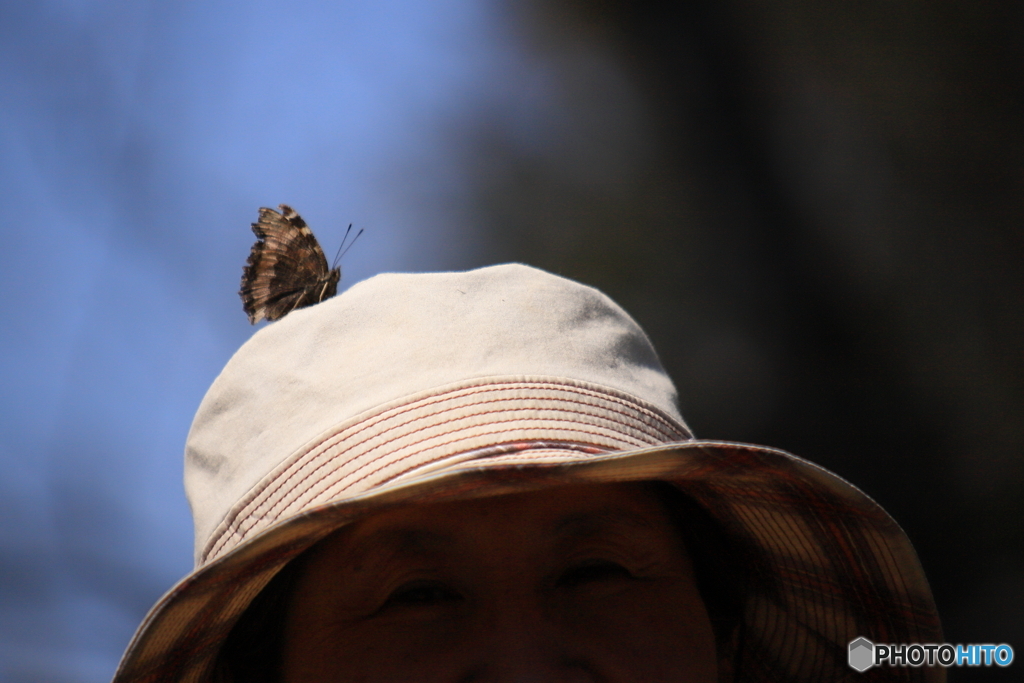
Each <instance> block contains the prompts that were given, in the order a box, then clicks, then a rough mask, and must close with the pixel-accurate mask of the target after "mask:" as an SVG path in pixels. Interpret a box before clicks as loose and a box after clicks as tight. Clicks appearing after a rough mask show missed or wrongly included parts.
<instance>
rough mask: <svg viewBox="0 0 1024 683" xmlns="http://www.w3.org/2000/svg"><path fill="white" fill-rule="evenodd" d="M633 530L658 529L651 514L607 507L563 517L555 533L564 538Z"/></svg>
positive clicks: (649, 531)
mask: <svg viewBox="0 0 1024 683" xmlns="http://www.w3.org/2000/svg"><path fill="white" fill-rule="evenodd" d="M608 530H612V531H618V530H624V531H625V530H632V531H639V532H643V533H651V532H654V531H656V530H657V526H656V525H655V524H653V523H652V520H651V518H650V517H649V516H646V515H641V514H638V513H635V512H633V511H632V510H626V509H623V508H621V507H607V508H602V509H600V510H591V511H587V512H583V513H579V514H574V515H567V516H565V517H562V518H561V519H560V520H558V522H557V523H556V524H555V527H554V531H555V535H556V536H558V537H560V538H562V539H576V538H589V537H591V536H595V535H598V534H600V533H602V532H604V531H608Z"/></svg>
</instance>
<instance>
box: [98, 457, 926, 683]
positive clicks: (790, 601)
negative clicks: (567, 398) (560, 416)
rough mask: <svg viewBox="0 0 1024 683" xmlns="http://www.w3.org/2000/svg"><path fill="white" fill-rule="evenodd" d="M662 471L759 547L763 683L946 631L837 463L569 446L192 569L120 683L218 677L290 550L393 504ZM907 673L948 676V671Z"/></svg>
mask: <svg viewBox="0 0 1024 683" xmlns="http://www.w3.org/2000/svg"><path fill="white" fill-rule="evenodd" d="M627 481H666V482H670V483H672V484H674V485H675V486H677V487H678V488H680V489H681V490H682V491H684V492H685V493H686V494H687V495H689V496H690V497H691V498H692V499H693V500H695V501H696V502H697V503H699V504H700V505H702V506H703V507H704V508H705V509H706V510H707V511H708V513H709V514H710V515H711V516H712V518H713V519H715V520H716V521H717V523H718V524H719V525H720V526H721V528H722V529H723V531H724V532H725V534H726V535H728V536H730V537H732V538H734V539H738V540H740V541H742V545H743V547H745V548H749V549H752V551H751V553H749V554H748V555H746V556H745V559H746V560H747V561H749V562H750V563H751V566H752V568H753V570H754V571H755V572H756V574H757V576H758V581H757V583H756V586H755V588H754V589H753V590H752V591H751V592H750V593H749V597H748V600H747V604H746V607H745V609H744V613H743V616H742V622H743V626H744V630H745V637H744V643H743V652H742V657H743V660H744V661H743V662H741V663H739V664H738V666H740V668H742V669H743V671H744V673H745V675H748V676H751V677H752V680H787V681H801V682H804V681H806V682H810V681H825V680H837V679H838V678H839V677H842V676H845V675H846V674H849V673H851V672H852V670H851V669H849V667H848V666H847V664H846V661H847V646H848V644H849V642H850V641H852V640H854V639H855V638H857V637H860V636H863V637H866V638H868V639H869V640H872V641H873V642H883V643H936V642H942V638H941V629H940V625H939V620H938V616H937V612H936V609H935V605H934V601H933V599H932V596H931V592H930V589H929V587H928V582H927V579H926V578H925V575H924V572H923V571H922V569H921V566H920V562H919V561H918V558H917V555H916V553H915V552H914V549H913V547H912V545H911V543H910V541H909V539H908V538H907V536H906V534H904V532H903V531H902V529H900V527H899V525H898V524H897V523H896V522H895V521H894V520H893V519H892V518H891V517H890V516H889V515H888V514H887V513H886V512H885V511H884V510H883V509H882V508H881V507H880V506H879V505H878V504H877V503H875V502H874V501H873V500H871V498H869V497H868V496H867V495H865V494H864V493H863V492H861V491H860V490H859V489H857V488H856V487H854V486H853V485H851V484H849V483H848V482H846V481H845V480H843V479H842V478H840V477H838V476H836V475H835V474H833V473H831V472H829V471H827V470H825V469H823V468H821V467H819V466H817V465H815V464H813V463H811V462H808V461H806V460H803V459H801V458H799V457H797V456H794V455H792V454H789V453H786V452H785V451H781V450H777V449H772V448H766V447H761V446H753V445H748V444H740V443H731V442H721V441H700V440H694V441H687V442H683V443H672V444H663V445H659V446H654V447H648V448H640V449H635V450H629V451H620V452H614V453H608V454H603V455H594V456H591V457H587V458H583V459H581V458H580V457H579V453H578V452H568V451H567V452H566V453H565V454H564V456H563V457H559V456H558V454H557V453H552V451H551V450H550V449H544V451H543V453H542V454H537V455H536V456H534V455H531V451H530V450H529V449H527V450H524V451H522V452H520V453H518V454H517V455H516V457H515V458H514V459H508V458H499V459H496V460H492V459H478V460H469V461H459V462H457V463H453V464H452V465H450V466H447V467H441V468H439V469H436V470H434V471H432V472H430V473H429V474H425V475H423V476H420V477H417V478H415V479H411V480H405V481H401V482H395V483H393V484H390V485H388V484H386V485H383V486H380V487H377V488H375V489H373V490H372V491H370V492H367V493H364V494H361V495H357V496H354V497H350V498H347V499H345V500H342V501H337V502H331V503H327V504H323V505H319V506H317V507H313V508H310V509H308V510H304V511H303V512H301V513H300V514H297V515H295V516H292V517H290V518H288V519H286V520H284V521H282V522H279V523H277V524H275V525H274V526H271V527H270V528H268V529H266V530H264V531H262V532H261V533H259V534H258V535H256V536H254V537H252V538H250V539H247V540H246V541H244V542H243V543H241V544H240V545H238V546H237V547H235V548H234V549H232V550H230V551H229V552H227V553H225V554H224V555H222V556H220V557H218V558H217V559H215V560H214V561H212V562H210V563H209V564H206V565H205V566H202V567H200V568H199V569H197V570H196V571H194V572H192V573H191V574H189V575H188V576H186V577H185V578H184V579H183V580H182V581H180V582H179V583H178V584H177V585H176V586H174V588H172V589H171V590H170V591H169V592H168V593H167V594H166V595H164V596H163V598H161V599H160V601H159V602H158V603H157V604H156V605H155V606H154V607H153V608H152V609H151V610H150V612H149V614H148V615H147V616H146V618H145V620H144V621H143V623H142V625H141V626H140V627H139V629H138V631H137V632H136V634H135V637H134V638H133V640H132V642H131V643H130V645H129V646H128V649H127V651H126V653H125V655H124V657H123V658H122V660H121V664H120V666H119V668H118V671H117V673H116V674H115V676H114V683H129V682H131V683H138V682H142V681H147V682H148V681H180V682H182V683H207V682H208V681H210V680H211V672H212V670H213V665H214V663H215V661H216V657H217V654H218V652H219V649H220V645H221V644H222V643H223V641H224V639H225V638H226V637H227V635H228V633H229V632H230V630H231V628H232V626H233V625H234V624H235V622H236V621H237V619H238V617H239V616H240V615H241V614H242V613H243V612H244V611H245V609H246V607H247V606H248V605H249V603H250V602H251V601H252V600H253V598H254V597H255V596H256V595H257V594H258V593H259V592H260V591H261V590H262V589H263V587H264V586H265V585H266V584H267V583H268V582H269V581H270V579H271V578H272V577H273V576H274V575H275V574H276V573H277V572H278V571H279V570H280V569H281V567H283V566H284V565H285V564H286V563H287V562H289V561H290V560H291V559H293V558H294V557H296V556H297V555H299V554H300V553H302V552H303V551H304V550H306V549H307V548H309V547H310V546H312V545H313V544H315V543H316V542H317V541H319V540H321V539H322V538H324V537H325V536H327V535H329V534H330V533H332V532H333V531H335V530H337V529H338V528H340V527H342V526H344V525H346V524H349V523H351V522H353V521H354V520H357V519H360V518H363V517H365V516H367V515H369V514H372V513H374V512H379V511H381V510H383V509H386V508H388V507H392V506H397V505H405V504H410V503H415V504H423V503H429V502H441V501H452V500H460V499H467V498H475V497H484V496H495V495H502V494H509V493H515V492H522V491H528V490H536V489H539V488H549V487H558V486H566V485H573V484H585V483H611V482H627ZM901 673H902V675H903V678H901V680H908V681H909V680H914V681H941V680H944V673H945V672H944V669H941V668H939V667H934V668H931V667H920V668H907V669H903V670H901Z"/></svg>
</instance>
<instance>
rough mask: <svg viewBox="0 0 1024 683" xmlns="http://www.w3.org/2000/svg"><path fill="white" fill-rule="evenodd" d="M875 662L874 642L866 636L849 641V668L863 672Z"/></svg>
mask: <svg viewBox="0 0 1024 683" xmlns="http://www.w3.org/2000/svg"><path fill="white" fill-rule="evenodd" d="M874 664H875V644H874V643H872V642H871V641H870V640H868V639H867V638H858V639H857V640H854V641H851V642H850V668H851V669H853V670H854V671H859V672H860V673H864V672H865V671H867V670H868V669H870V668H871V667H872V666H874Z"/></svg>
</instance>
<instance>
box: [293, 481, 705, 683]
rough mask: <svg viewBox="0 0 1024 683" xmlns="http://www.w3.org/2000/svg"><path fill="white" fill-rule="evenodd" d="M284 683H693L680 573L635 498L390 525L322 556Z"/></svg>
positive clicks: (698, 636)
mask: <svg viewBox="0 0 1024 683" xmlns="http://www.w3.org/2000/svg"><path fill="white" fill-rule="evenodd" d="M283 673H284V681H286V683H308V682H313V681H316V682H318V683H320V682H322V681H366V682H371V681H389V682H396V681H423V682H428V681H438V682H440V681H445V682H448V683H454V682H468V681H481V682H482V681H605V682H607V683H620V682H622V681H701V682H712V681H717V679H718V667H717V661H716V655H715V643H714V637H713V634H712V629H711V624H710V621H709V620H708V616H707V611H706V610H705V607H704V604H703V602H702V601H701V598H700V594H699V593H698V591H697V586H696V583H695V581H694V575H693V569H692V567H691V563H690V559H689V557H688V556H687V553H686V551H685V548H684V547H683V544H682V542H681V540H680V539H679V536H678V534H677V533H676V531H675V530H674V528H673V526H672V523H671V521H670V520H669V517H668V515H667V513H666V512H665V510H664V509H663V507H662V503H661V502H660V501H659V500H658V498H657V497H656V496H655V495H654V494H653V493H651V492H650V491H649V490H648V489H646V488H645V487H644V486H642V485H638V484H604V485H591V486H574V487H566V488H559V489H550V490H546V491H540V492H533V493H525V494H517V495H509V496H501V497H495V498H486V499H479V500H470V501H463V502H457V503H445V504H436V505H421V506H416V507H408V508H401V509H394V510H391V511H387V512H384V513H382V514H379V515H377V516H375V517H371V518H369V519H366V520H364V521H362V522H360V523H357V524H354V525H352V526H350V527H347V528H346V529H344V530H343V531H341V532H339V533H337V534H336V535H334V536H332V537H331V538H329V539H327V540H326V541H325V542H323V543H321V544H320V546H318V547H317V549H316V550H314V551H313V554H312V555H311V556H310V557H309V560H308V563H307V564H306V566H305V569H304V571H303V573H302V575H301V576H300V577H299V579H298V583H297V585H296V588H295V593H294V596H293V600H292V603H291V605H290V607H289V610H288V614H287V618H286V623H285V644H284V659H283Z"/></svg>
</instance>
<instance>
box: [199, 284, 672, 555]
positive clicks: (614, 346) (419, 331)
mask: <svg viewBox="0 0 1024 683" xmlns="http://www.w3.org/2000/svg"><path fill="white" fill-rule="evenodd" d="M487 377H504V378H507V377H550V378H559V379H567V380H572V381H577V382H584V383H588V384H594V385H599V386H602V387H607V388H610V389H613V390H616V391H618V392H623V393H625V394H629V395H631V396H634V397H637V398H638V399H640V400H641V401H643V402H645V403H648V404H650V405H652V406H654V407H655V408H657V409H659V410H660V411H662V412H663V413H665V414H666V415H667V416H668V417H670V418H672V419H674V420H676V421H678V423H679V425H680V427H681V428H682V429H684V430H685V425H684V424H683V420H682V417H681V416H680V414H679V411H678V408H677V407H676V390H675V387H674V386H673V384H672V381H671V380H670V379H669V378H668V376H667V374H666V373H665V371H664V369H663V368H662V366H661V364H660V362H659V360H658V357H657V354H656V353H655V351H654V348H653V346H652V345H651V343H650V340H649V339H648V338H647V335H646V334H645V333H644V332H643V330H642V329H641V328H640V326H639V325H637V323H636V322H635V321H634V320H633V319H632V318H631V317H630V316H629V315H628V314H627V313H626V312H625V311H624V310H623V309H622V308H621V307H620V306H618V305H617V304H616V303H615V302H613V301H612V300H611V299H609V298H608V297H607V296H605V295H604V294H602V293H601V292H599V291H598V290H596V289H593V288H591V287H587V286H585V285H581V284H579V283H577V282H574V281H572V280H568V279H565V278H562V277H559V276H555V275H552V274H550V273H547V272H544V271H542V270H538V269H536V268H531V267H529V266H524V265H520V264H506V265H500V266H491V267H488V268H481V269H478V270H472V271H467V272H458V273H426V274H395V273H389V274H382V275H378V276H376V277H373V278H370V279H368V280H365V281H363V282H361V283H358V284H356V285H354V286H352V287H351V288H350V289H349V290H348V291H346V292H344V293H343V294H341V295H339V296H337V297H334V298H333V299H330V300H327V301H325V302H323V303H320V304H318V305H316V306H313V307H310V308H307V309H301V310H296V311H293V312H292V313H290V314H288V315H287V316H286V317H285V318H283V319H281V320H279V321H277V322H275V323H272V324H270V325H267V326H265V327H264V328H262V329H260V330H259V331H257V332H256V333H255V334H254V335H253V336H252V338H251V339H250V340H249V341H248V342H247V343H246V344H244V345H243V346H242V348H241V349H239V350H238V352H237V353H236V354H235V355H234V356H233V357H232V358H231V360H230V361H229V362H228V364H227V365H226V366H225V368H224V370H223V371H222V372H221V374H220V376H219V377H218V378H217V380H216V381H215V382H214V383H213V385H212V386H211V388H210V390H209V392H208V393H207V395H206V397H205V398H204V400H203V402H202V404H201V406H200V408H199V411H198V412H197V414H196V417H195V420H194V422H193V424H192V429H191V431H190V433H189V437H188V442H187V445H186V451H185V488H186V492H187V494H188V498H189V503H190V505H191V506H192V514H193V517H194V520H195V530H196V553H197V559H198V558H199V553H200V550H201V549H202V548H203V547H204V546H205V545H206V542H207V540H208V539H209V538H210V535H211V534H212V533H213V530H214V529H215V528H216V527H217V525H218V524H219V523H220V522H221V521H222V520H223V519H224V518H225V516H226V515H227V514H229V512H230V511H231V509H232V508H233V506H235V505H236V503H238V501H240V500H242V499H244V498H245V496H246V494H247V492H248V491H250V489H252V488H253V487H254V486H255V485H256V484H257V483H258V482H260V481H261V480H262V479H263V478H264V477H266V476H267V475H268V473H270V472H271V471H272V470H274V469H275V468H276V467H278V466H279V465H280V464H281V463H282V462H283V461H285V460H286V459H287V458H288V457H289V456H291V455H292V454H293V453H294V452H296V450H298V449H300V448H302V447H303V445H304V444H306V443H307V442H309V441H310V440H312V439H315V438H317V437H318V436H319V435H321V434H323V433H324V432H326V431H328V430H330V429H332V428H334V427H336V426H337V425H339V424H341V423H343V422H346V421H351V420H352V419H353V418H356V417H357V416H359V415H360V414H362V413H364V412H366V411H368V410H371V409H373V408H375V407H377V406H380V405H383V404H386V403H388V402H391V401H396V400H398V399H401V398H403V397H406V396H410V395H412V394H416V393H417V392H422V391H424V390H428V389H433V388H436V387H442V386H445V385H449V384H453V383H457V382H462V381H466V380H472V379H478V378H487Z"/></svg>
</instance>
